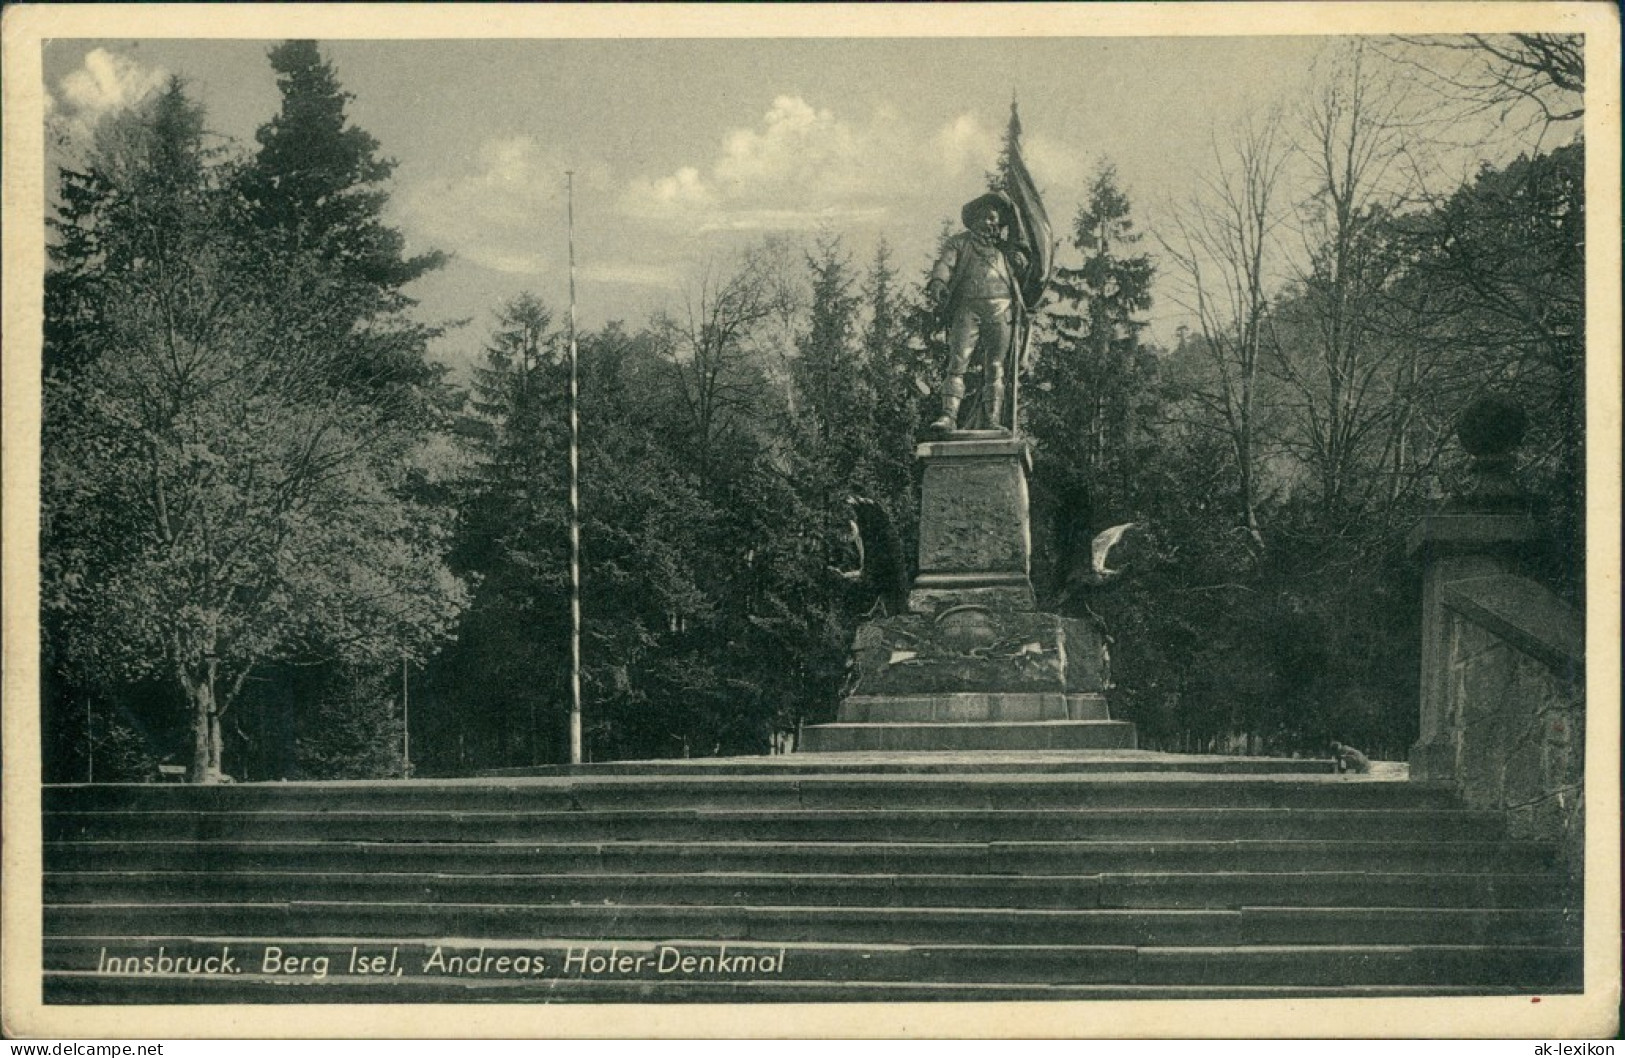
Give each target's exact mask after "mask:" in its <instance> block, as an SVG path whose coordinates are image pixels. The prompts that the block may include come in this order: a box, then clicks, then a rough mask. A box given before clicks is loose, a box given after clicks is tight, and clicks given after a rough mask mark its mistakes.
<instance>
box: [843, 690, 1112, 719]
mask: <svg viewBox="0 0 1625 1058" xmlns="http://www.w3.org/2000/svg"><path fill="white" fill-rule="evenodd" d="M836 719H837V721H838V722H839V723H843V724H886V723H920V724H968V723H991V722H1005V723H1036V722H1039V721H1048V720H1110V719H1111V716H1110V714H1109V713H1108V712H1107V710H1106V698H1105V696H1104V695H1101V694H963V693H961V694H879V695H853V696H852V697H850V698H847V699H846V700H844V701H843V702H841V709H840V712H839V713H838V714H836Z"/></svg>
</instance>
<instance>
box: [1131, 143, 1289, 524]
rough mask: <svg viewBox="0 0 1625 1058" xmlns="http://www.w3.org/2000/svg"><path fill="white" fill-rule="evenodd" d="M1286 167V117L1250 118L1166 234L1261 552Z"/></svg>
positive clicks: (1217, 146)
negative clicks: (1264, 379)
mask: <svg viewBox="0 0 1625 1058" xmlns="http://www.w3.org/2000/svg"><path fill="white" fill-rule="evenodd" d="M1286 162H1287V152H1286V150H1285V149H1284V144H1283V143H1282V136H1281V117H1280V115H1279V113H1276V112H1272V113H1270V114H1268V115H1267V116H1265V117H1262V118H1254V119H1249V120H1248V121H1247V122H1245V123H1243V124H1242V125H1241V126H1240V127H1238V128H1237V130H1236V133H1235V138H1234V140H1233V141H1232V142H1231V143H1229V144H1221V143H1219V142H1218V141H1217V140H1215V141H1214V144H1213V167H1212V172H1211V175H1210V176H1209V177H1207V178H1206V179H1205V180H1204V182H1203V183H1204V187H1203V190H1202V192H1199V194H1198V197H1197V199H1196V201H1194V202H1192V203H1191V204H1190V205H1189V206H1188V207H1187V208H1185V209H1183V210H1180V211H1179V212H1177V213H1176V215H1175V216H1174V218H1173V226H1174V230H1175V232H1176V235H1175V236H1174V237H1172V238H1170V237H1166V236H1159V241H1160V242H1161V243H1162V247H1163V249H1164V250H1165V251H1166V252H1167V253H1168V255H1169V257H1170V258H1171V259H1172V260H1173V262H1174V265H1175V267H1174V269H1173V273H1174V276H1175V278H1176V283H1177V285H1178V288H1179V289H1178V293H1177V294H1176V295H1175V299H1176V300H1177V301H1179V302H1180V304H1181V305H1183V307H1184V308H1185V309H1186V310H1187V311H1189V312H1191V313H1192V314H1193V315H1194V316H1195V317H1196V319H1197V323H1198V326H1199V327H1200V329H1201V332H1202V339H1203V341H1202V342H1201V343H1200V346H1201V348H1202V349H1203V351H1204V353H1205V355H1206V357H1207V360H1208V365H1209V366H1210V367H1211V368H1212V379H1211V385H1208V386H1205V387H1201V388H1199V389H1198V391H1197V399H1198V400H1199V401H1200V402H1201V403H1202V404H1203V405H1204V406H1205V407H1206V409H1207V410H1208V411H1209V412H1211V413H1213V414H1214V415H1215V416H1216V418H1217V419H1218V421H1219V422H1220V423H1221V424H1222V429H1223V430H1224V433H1225V435H1226V437H1227V439H1228V442H1229V446H1230V449H1231V452H1232V454H1233V456H1234V458H1235V461H1236V472H1237V482H1236V492H1237V505H1238V507H1239V513H1240V516H1241V520H1242V525H1243V527H1244V528H1245V530H1246V532H1247V535H1248V537H1249V538H1250V540H1251V541H1252V544H1253V546H1254V548H1256V549H1258V550H1262V549H1263V546H1264V538H1263V534H1262V532H1261V531H1260V529H1259V521H1258V494H1259V455H1260V442H1261V434H1260V429H1259V427H1260V423H1259V402H1258V385H1259V380H1260V377H1261V368H1262V366H1263V359H1262V354H1263V352H1264V338H1265V327H1266V319H1267V316H1268V313H1269V290H1270V286H1271V279H1270V276H1269V275H1268V274H1267V273H1268V272H1269V271H1270V270H1271V269H1272V268H1274V267H1275V257H1276V255H1277V250H1276V245H1275V244H1276V240H1277V230H1276V229H1277V228H1278V227H1279V226H1280V224H1281V223H1282V221H1283V219H1284V216H1283V213H1282V210H1281V208H1280V205H1279V201H1278V199H1279V194H1280V190H1281V180H1282V176H1283V172H1284V169H1285V166H1286Z"/></svg>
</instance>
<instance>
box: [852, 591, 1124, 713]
mask: <svg viewBox="0 0 1625 1058" xmlns="http://www.w3.org/2000/svg"><path fill="white" fill-rule="evenodd" d="M1103 647H1104V644H1103V642H1102V640H1101V636H1100V633H1099V632H1098V631H1097V630H1096V629H1095V628H1094V627H1093V626H1092V625H1091V624H1090V623H1089V622H1088V621H1082V620H1077V619H1074V618H1067V617H1060V616H1057V615H1056V614H1047V613H1008V612H1004V611H998V610H989V609H985V608H983V607H979V606H962V607H958V608H956V609H954V610H950V611H947V612H945V613H943V614H940V615H938V616H937V617H936V618H935V619H933V618H930V617H926V616H924V615H923V614H912V613H911V614H901V615H899V616H896V617H885V618H881V619H880V620H878V621H870V622H867V623H866V624H863V625H861V626H859V628H858V633H857V636H856V639H855V640H854V642H853V644H852V655H853V663H854V668H855V675H856V681H855V683H854V685H853V686H852V688H851V692H850V696H851V697H878V696H888V697H891V696H902V697H920V696H933V697H935V696H942V695H952V694H962V693H963V694H980V695H990V694H1003V695H1010V694H1018V693H1025V694H1034V695H1066V694H1096V695H1098V694H1102V693H1104V692H1105V690H1106V686H1107V682H1108V674H1107V672H1106V659H1105V652H1104V649H1103ZM1060 718H1061V717H1059V716H1057V717H1046V718H1045V719H1060Z"/></svg>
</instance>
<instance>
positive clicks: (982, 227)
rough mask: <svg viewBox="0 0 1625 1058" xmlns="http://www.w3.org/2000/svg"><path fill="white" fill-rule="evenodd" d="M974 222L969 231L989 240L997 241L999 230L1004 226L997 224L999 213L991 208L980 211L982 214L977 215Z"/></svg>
mask: <svg viewBox="0 0 1625 1058" xmlns="http://www.w3.org/2000/svg"><path fill="white" fill-rule="evenodd" d="M975 220H976V223H974V224H973V225H971V230H972V231H974V232H976V233H977V234H978V235H982V236H984V237H986V238H989V239H997V238H998V237H999V229H1000V228H1002V227H1004V225H1002V224H1000V223H999V211H998V210H996V209H994V208H993V207H992V206H989V207H988V208H986V209H984V210H982V212H980V213H978V214H977V215H976V218H975Z"/></svg>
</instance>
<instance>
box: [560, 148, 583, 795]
mask: <svg viewBox="0 0 1625 1058" xmlns="http://www.w3.org/2000/svg"><path fill="white" fill-rule="evenodd" d="M564 176H565V179H566V180H567V184H566V187H567V195H568V205H567V207H566V209H567V213H568V216H569V221H570V763H571V764H580V763H581V494H580V490H579V469H578V468H579V461H580V445H581V426H580V423H579V421H578V420H577V416H576V399H577V383H576V174H575V173H574V172H573V171H572V172H566V173H565V174H564Z"/></svg>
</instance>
